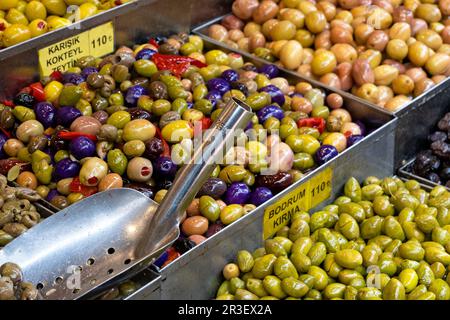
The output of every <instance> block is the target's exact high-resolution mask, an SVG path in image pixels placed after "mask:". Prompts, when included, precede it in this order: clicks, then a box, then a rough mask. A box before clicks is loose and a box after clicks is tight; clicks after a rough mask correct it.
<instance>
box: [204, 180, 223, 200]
mask: <svg viewBox="0 0 450 320" xmlns="http://www.w3.org/2000/svg"><path fill="white" fill-rule="evenodd" d="M225 192H227V184H226V183H225V182H224V181H223V180H221V179H218V178H209V179H208V180H206V182H205V183H204V184H203V186H202V187H201V189H200V191H199V192H198V197H201V196H210V197H212V198H214V199H220V197H221V196H222V195H223V194H224V193H225Z"/></svg>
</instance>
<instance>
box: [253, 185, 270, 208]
mask: <svg viewBox="0 0 450 320" xmlns="http://www.w3.org/2000/svg"><path fill="white" fill-rule="evenodd" d="M272 197H273V194H272V191H270V189H269V188H266V187H258V188H256V189H255V190H254V191H253V192H252V195H251V196H250V202H251V203H253V204H254V205H255V206H259V205H261V204H263V203H264V202H266V201H267V200H269V199H270V198H272Z"/></svg>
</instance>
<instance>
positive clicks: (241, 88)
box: [231, 81, 248, 96]
mask: <svg viewBox="0 0 450 320" xmlns="http://www.w3.org/2000/svg"><path fill="white" fill-rule="evenodd" d="M231 88H232V89H236V90H239V91H241V92H242V93H243V94H245V95H246V96H248V88H247V86H246V85H245V84H243V83H242V82H239V81H233V82H232V83H231Z"/></svg>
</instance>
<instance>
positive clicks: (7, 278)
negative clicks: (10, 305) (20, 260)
mask: <svg viewBox="0 0 450 320" xmlns="http://www.w3.org/2000/svg"><path fill="white" fill-rule="evenodd" d="M39 299H40V296H39V292H38V290H37V289H36V288H35V287H34V285H33V284H32V283H29V282H25V281H23V274H22V270H21V269H20V267H19V266H18V265H16V264H15V263H11V262H7V263H4V264H2V265H1V266H0V300H39Z"/></svg>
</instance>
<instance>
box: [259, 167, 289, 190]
mask: <svg viewBox="0 0 450 320" xmlns="http://www.w3.org/2000/svg"><path fill="white" fill-rule="evenodd" d="M292 182H294V178H293V177H292V175H291V174H290V173H287V172H278V173H276V174H271V175H259V176H257V177H256V179H255V185H256V186H258V187H266V188H269V189H270V190H271V191H272V192H280V191H283V190H284V189H286V188H287V187H289V186H290V185H291V184H292Z"/></svg>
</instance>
